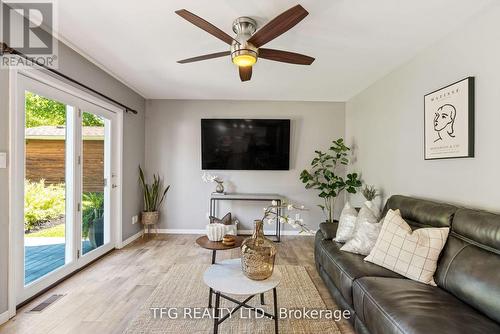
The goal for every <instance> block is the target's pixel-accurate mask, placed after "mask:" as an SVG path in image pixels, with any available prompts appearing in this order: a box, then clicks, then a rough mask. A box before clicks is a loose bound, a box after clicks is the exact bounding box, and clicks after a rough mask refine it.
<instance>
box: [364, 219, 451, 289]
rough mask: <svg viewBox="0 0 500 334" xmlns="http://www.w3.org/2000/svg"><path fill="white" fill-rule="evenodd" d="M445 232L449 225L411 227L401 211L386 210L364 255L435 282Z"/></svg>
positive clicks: (371, 260) (393, 268)
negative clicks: (379, 226) (382, 220)
mask: <svg viewBox="0 0 500 334" xmlns="http://www.w3.org/2000/svg"><path fill="white" fill-rule="evenodd" d="M448 232H449V228H448V227H442V228H420V229H417V230H415V231H412V230H411V227H410V225H408V224H407V223H406V222H405V221H404V219H403V218H402V217H401V215H400V214H398V213H397V212H395V211H393V210H389V211H388V212H387V215H386V216H385V219H384V222H383V224H382V230H381V231H380V234H379V236H378V239H377V242H376V243H375V247H373V249H372V250H371V252H370V254H369V255H368V256H367V257H365V261H368V262H372V263H375V264H378V265H379V266H382V267H384V268H387V269H390V270H392V271H395V272H397V273H398V274H401V275H403V276H405V277H408V278H410V279H412V280H415V281H419V282H422V283H425V284H430V285H436V283H435V282H434V278H433V277H434V272H435V271H436V267H437V261H438V258H439V254H440V253H441V250H442V249H443V247H444V244H445V243H446V238H447V237H448Z"/></svg>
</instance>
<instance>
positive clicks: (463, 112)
mask: <svg viewBox="0 0 500 334" xmlns="http://www.w3.org/2000/svg"><path fill="white" fill-rule="evenodd" d="M424 132H425V133H424V152H425V156H424V158H425V160H433V159H448V158H472V157H474V77H468V78H465V79H463V80H460V81H458V82H455V83H453V84H451V85H449V86H446V87H444V88H441V89H439V90H437V91H434V92H432V93H429V94H427V95H425V97H424Z"/></svg>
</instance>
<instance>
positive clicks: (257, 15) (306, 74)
mask: <svg viewBox="0 0 500 334" xmlns="http://www.w3.org/2000/svg"><path fill="white" fill-rule="evenodd" d="M493 2H495V0H418V1H417V0H414V1H403V0H322V1H318V0H316V1H314V0H302V1H300V2H298V0H295V1H289V0H281V1H269V0H257V1H256V0H252V1H249V0H245V1H242V0H220V1H217V0H213V1H201V0H198V1H195V0H169V1H165V0H148V1H137V0H107V1H103V0H85V1H58V8H59V28H58V30H59V31H58V34H59V36H60V37H62V39H63V40H64V41H66V42H68V43H69V44H70V45H72V46H73V47H76V49H77V50H78V51H80V52H82V53H83V54H84V55H86V56H87V57H89V58H90V59H92V60H93V61H95V62H96V63H98V64H100V65H101V66H102V67H104V68H105V69H106V70H108V71H109V72H110V73H112V74H113V75H115V76H116V77H117V78H119V79H120V80H122V81H123V82H124V83H126V84H127V85H129V86H130V87H132V88H134V89H135V90H136V91H137V92H139V93H140V94H141V95H143V96H144V97H145V98H151V99H235V100H303V101H346V100H348V99H349V98H351V97H352V96H353V95H355V94H356V93H358V92H360V91H361V90H363V89H364V88H366V87H367V86H369V85H370V84H371V83H373V82H374V81H376V80H377V79H379V78H380V77H382V76H384V75H386V74H387V73H389V72H390V71H391V70H393V69H394V68H395V67H397V66H398V65H400V64H402V63H404V62H406V61H408V60H410V59H411V58H412V57H413V56H415V54H416V53H417V52H418V51H419V50H422V49H423V48H425V47H427V46H429V45H431V44H433V43H434V42H436V41H437V40H439V39H441V38H443V37H444V36H446V35H447V34H448V33H450V32H451V31H453V30H454V29H456V28H457V27H459V26H460V25H463V24H464V23H465V22H466V21H467V20H469V19H471V18H472V17H473V16H474V15H476V14H477V13H478V12H480V11H482V10H485V7H486V6H488V5H490V4H492V3H493ZM297 3H300V4H301V5H302V6H303V7H304V8H306V10H308V11H309V13H310V14H309V16H307V17H306V18H305V19H304V20H303V21H302V22H300V23H299V24H298V25H296V26H295V27H294V28H292V29H291V30H289V31H288V32H287V33H285V34H284V35H282V36H280V37H278V38H277V39H275V40H273V41H271V42H269V44H267V45H266V47H268V48H275V49H282V50H289V51H294V52H299V53H304V54H307V55H310V56H313V57H315V58H316V61H315V62H314V63H313V64H312V65H311V66H298V65H289V64H284V63H278V62H273V61H267V60H262V59H261V60H259V61H258V62H257V64H256V65H255V67H254V71H253V77H252V80H251V81H249V82H245V83H242V82H240V79H239V76H238V73H237V68H236V67H235V66H234V65H233V64H232V63H231V60H230V58H229V57H225V58H218V59H212V60H207V61H203V62H198V63H192V64H184V65H181V64H178V63H176V61H177V60H180V59H183V58H189V57H193V56H198V55H202V54H207V53H212V52H218V51H225V50H228V46H227V45H226V44H225V43H223V42H222V41H220V40H218V39H216V38H215V37H213V36H211V35H209V34H208V33H206V32H204V31H202V30H201V29H199V28H197V27H196V26H194V25H192V24H190V23H188V22H187V21H185V20H184V19H182V18H181V17H179V16H177V15H176V14H175V13H174V11H175V10H177V9H181V8H185V9H187V10H189V11H191V12H193V13H195V14H197V15H199V16H201V17H203V18H205V19H206V20H207V21H209V22H211V23H213V24H214V25H216V26H217V27H219V28H221V29H222V30H224V31H225V32H227V33H228V34H230V35H233V33H232V30H231V24H232V21H233V20H234V19H235V18H236V17H238V16H250V17H253V18H254V19H256V20H257V22H258V24H259V26H262V25H263V24H265V23H266V22H268V21H269V20H270V19H272V18H273V17H275V16H277V15H278V14H280V13H281V12H283V11H285V10H286V9H288V8H290V7H292V6H294V5H296V4H297Z"/></svg>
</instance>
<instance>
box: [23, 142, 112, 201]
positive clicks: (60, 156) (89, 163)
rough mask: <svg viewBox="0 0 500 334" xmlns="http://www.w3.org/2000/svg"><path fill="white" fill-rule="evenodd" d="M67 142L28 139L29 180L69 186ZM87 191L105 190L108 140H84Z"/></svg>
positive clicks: (85, 190)
mask: <svg viewBox="0 0 500 334" xmlns="http://www.w3.org/2000/svg"><path fill="white" fill-rule="evenodd" d="M65 144H66V142H65V141H64V140H50V139H27V140H26V178H27V179H28V180H30V181H40V180H41V179H44V180H45V184H60V183H65V172H66V169H65V165H66V157H65V153H66V149H65ZM82 160H83V191H84V192H103V191H104V141H103V140H84V141H83V159H82Z"/></svg>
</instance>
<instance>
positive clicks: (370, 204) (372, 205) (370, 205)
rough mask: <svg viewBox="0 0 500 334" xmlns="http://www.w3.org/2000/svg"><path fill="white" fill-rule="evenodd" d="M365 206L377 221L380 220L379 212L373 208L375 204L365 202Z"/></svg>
mask: <svg viewBox="0 0 500 334" xmlns="http://www.w3.org/2000/svg"><path fill="white" fill-rule="evenodd" d="M365 204H366V206H367V207H369V208H370V209H371V210H372V211H373V214H374V215H375V216H376V217H377V218H378V219H380V210H379V209H378V208H377V207H376V206H375V203H373V201H366V202H365Z"/></svg>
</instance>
